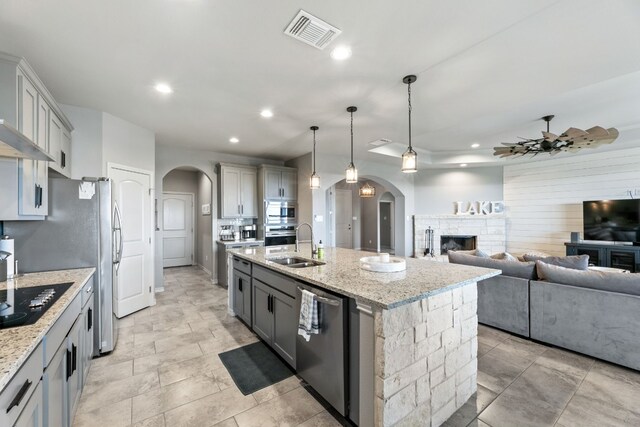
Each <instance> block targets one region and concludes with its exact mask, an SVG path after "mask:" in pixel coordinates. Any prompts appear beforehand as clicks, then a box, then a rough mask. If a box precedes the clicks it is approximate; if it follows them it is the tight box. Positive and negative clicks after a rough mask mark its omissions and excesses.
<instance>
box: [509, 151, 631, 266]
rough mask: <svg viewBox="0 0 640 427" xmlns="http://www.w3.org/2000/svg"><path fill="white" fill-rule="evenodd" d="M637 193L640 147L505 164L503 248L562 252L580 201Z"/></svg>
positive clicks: (578, 226) (576, 224)
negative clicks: (505, 219)
mask: <svg viewBox="0 0 640 427" xmlns="http://www.w3.org/2000/svg"><path fill="white" fill-rule="evenodd" d="M630 191H631V192H632V194H634V198H640V148H630V149H625V150H619V151H609V152H601V153H593V154H588V155H580V156H571V157H570V156H566V157H562V158H558V159H552V160H544V161H538V162H532V163H525V164H518V165H512V166H505V168H504V200H505V206H506V212H507V251H509V252H514V253H518V252H525V251H527V250H538V251H544V252H548V253H551V254H554V255H564V253H565V247H564V243H565V242H568V241H569V239H570V233H571V232H572V231H579V232H581V233H582V202H583V201H584V200H601V199H626V198H629V192H630Z"/></svg>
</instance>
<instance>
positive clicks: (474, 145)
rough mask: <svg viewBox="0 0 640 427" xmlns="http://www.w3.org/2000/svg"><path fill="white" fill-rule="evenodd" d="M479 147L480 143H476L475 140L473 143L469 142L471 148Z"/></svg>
mask: <svg viewBox="0 0 640 427" xmlns="http://www.w3.org/2000/svg"><path fill="white" fill-rule="evenodd" d="M478 147H480V144H478V143H477V142H476V143H474V144H471V148H478Z"/></svg>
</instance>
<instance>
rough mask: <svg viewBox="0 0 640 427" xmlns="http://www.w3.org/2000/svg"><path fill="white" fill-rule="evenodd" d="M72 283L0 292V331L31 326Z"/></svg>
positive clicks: (10, 289)
mask: <svg viewBox="0 0 640 427" xmlns="http://www.w3.org/2000/svg"><path fill="white" fill-rule="evenodd" d="M72 284H73V283H71V282H69V283H58V284H55V285H45V286H32V287H29V288H17V289H13V288H9V289H3V290H1V291H0V329H7V328H14V327H16V326H25V325H32V324H34V323H36V322H37V321H38V319H40V317H42V315H43V314H44V313H46V311H47V310H48V309H49V307H51V306H52V305H53V304H54V303H55V302H56V301H57V300H58V299H59V298H60V297H61V296H62V295H63V294H64V293H65V292H66V291H67V289H69V288H70V287H71V285H72Z"/></svg>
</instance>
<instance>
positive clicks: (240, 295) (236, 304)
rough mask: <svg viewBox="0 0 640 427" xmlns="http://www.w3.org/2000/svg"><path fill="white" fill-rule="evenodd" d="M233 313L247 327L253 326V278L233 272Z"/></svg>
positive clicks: (237, 271)
mask: <svg viewBox="0 0 640 427" xmlns="http://www.w3.org/2000/svg"><path fill="white" fill-rule="evenodd" d="M233 311H234V313H235V314H236V316H238V317H239V318H240V319H242V320H243V321H244V322H245V323H246V324H247V325H251V276H249V275H247V274H245V273H243V272H241V271H239V270H236V269H234V270H233Z"/></svg>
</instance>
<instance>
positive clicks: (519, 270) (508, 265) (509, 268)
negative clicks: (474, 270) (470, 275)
mask: <svg viewBox="0 0 640 427" xmlns="http://www.w3.org/2000/svg"><path fill="white" fill-rule="evenodd" d="M448 255H449V262H450V263H453V264H464V265H473V266H476V267H484V268H494V269H496V270H502V275H503V276H510V277H519V278H521V279H535V270H536V264H535V263H534V262H519V261H518V262H513V261H505V260H502V259H492V258H488V257H487V258H483V257H478V256H473V255H468V254H462V253H460V252H459V251H449V252H448Z"/></svg>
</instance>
